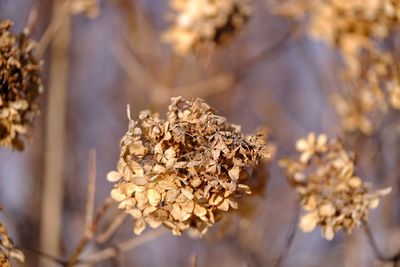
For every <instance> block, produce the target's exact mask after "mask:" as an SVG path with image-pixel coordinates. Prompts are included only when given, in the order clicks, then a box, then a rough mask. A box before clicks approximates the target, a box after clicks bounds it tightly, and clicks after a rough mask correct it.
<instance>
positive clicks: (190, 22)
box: [163, 0, 251, 55]
mask: <svg viewBox="0 0 400 267" xmlns="http://www.w3.org/2000/svg"><path fill="white" fill-rule="evenodd" d="M171 7H172V9H173V10H174V11H175V12H176V14H175V15H174V16H173V19H174V24H173V26H172V27H171V28H170V29H169V30H168V31H166V32H165V34H164V35H163V39H164V40H165V41H166V42H168V43H171V44H172V45H173V47H174V49H175V51H176V52H177V53H178V54H180V55H186V54H188V53H191V52H194V53H204V52H207V51H210V50H212V49H213V48H214V47H216V46H219V45H222V44H224V43H225V42H226V41H227V40H229V39H231V38H232V36H233V35H234V34H235V33H236V32H237V31H239V30H241V29H242V28H243V27H244V25H245V23H246V22H247V20H248V18H249V17H250V14H251V8H250V2H249V0H225V1H213V0H171Z"/></svg>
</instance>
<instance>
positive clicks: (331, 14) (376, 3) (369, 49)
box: [275, 0, 400, 135]
mask: <svg viewBox="0 0 400 267" xmlns="http://www.w3.org/2000/svg"><path fill="white" fill-rule="evenodd" d="M275 3H280V4H279V5H278V7H277V11H278V12H279V13H280V14H282V15H285V16H288V17H291V18H295V19H298V18H301V17H307V18H308V23H309V28H310V34H311V36H313V37H314V38H317V39H320V40H323V41H324V42H325V43H327V44H329V45H331V46H333V47H335V48H338V49H339V51H340V52H341V54H342V55H343V59H344V62H345V69H343V72H344V75H342V77H344V82H345V87H347V88H346V90H344V91H346V93H340V94H338V95H336V96H334V100H335V101H334V104H335V107H336V110H337V111H338V113H339V115H340V117H341V119H342V124H343V126H344V130H347V131H356V130H358V131H361V132H363V133H364V134H367V135H369V134H371V133H372V132H373V130H374V126H375V125H374V123H373V121H372V118H376V117H379V112H377V111H386V110H387V107H392V108H395V109H399V108H400V105H399V104H400V84H399V79H400V77H399V66H398V64H397V60H396V59H395V51H392V50H391V49H387V47H388V45H387V44H385V42H386V43H387V42H389V43H390V38H393V36H391V34H392V33H394V32H395V31H396V30H398V29H399V28H400V27H399V26H400V1H398V0H346V1H345V0H326V1H325V0H313V1H307V0H288V1H275Z"/></svg>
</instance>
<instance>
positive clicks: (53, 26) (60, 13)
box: [35, 0, 71, 58]
mask: <svg viewBox="0 0 400 267" xmlns="http://www.w3.org/2000/svg"><path fill="white" fill-rule="evenodd" d="M62 2H64V1H58V2H57V3H58V4H57V16H54V17H53V18H52V20H51V22H50V24H49V26H48V27H47V29H46V30H45V32H44V33H43V35H42V37H41V38H40V40H39V43H38V46H37V48H36V50H35V51H36V56H37V57H38V58H42V57H43V56H44V54H45V52H46V50H47V47H48V46H49V45H50V43H51V42H52V40H53V39H54V38H56V36H57V34H58V33H59V32H64V29H63V28H62V27H63V25H65V24H67V23H68V21H69V18H70V9H69V8H70V4H71V0H67V1H66V2H65V3H62Z"/></svg>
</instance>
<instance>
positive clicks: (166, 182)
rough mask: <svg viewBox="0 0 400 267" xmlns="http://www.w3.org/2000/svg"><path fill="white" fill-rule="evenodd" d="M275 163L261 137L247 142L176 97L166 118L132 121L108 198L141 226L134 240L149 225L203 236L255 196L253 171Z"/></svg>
mask: <svg viewBox="0 0 400 267" xmlns="http://www.w3.org/2000/svg"><path fill="white" fill-rule="evenodd" d="M270 157H271V154H270V151H269V148H268V147H267V146H266V143H265V140H264V136H263V135H261V134H260V135H243V134H242V133H241V132H240V127H239V126H237V125H233V124H230V123H228V122H227V120H226V118H224V117H221V116H218V115H215V111H214V110H213V109H212V108H211V107H210V106H209V105H207V104H206V103H205V102H204V101H203V100H201V99H194V100H192V101H186V100H184V99H182V98H181V97H176V98H173V99H172V104H171V105H170V106H169V111H168V113H167V119H161V118H160V117H159V115H158V114H157V113H155V114H152V113H150V111H142V112H141V113H140V115H139V119H138V120H137V121H133V120H130V124H129V129H128V132H127V133H126V135H125V136H124V137H123V138H122V140H121V155H120V160H119V162H118V166H117V171H113V172H110V173H109V174H108V176H107V178H108V180H109V181H112V182H116V184H115V186H114V189H113V190H112V191H111V196H112V197H113V198H114V199H115V200H116V201H119V202H120V205H119V207H120V208H122V209H125V210H126V211H127V212H128V213H129V214H131V215H132V216H133V217H134V218H135V219H136V224H135V227H134V232H135V233H136V234H140V233H141V232H142V231H143V230H144V229H145V225H146V223H147V224H149V225H150V226H151V227H153V228H155V227H158V226H159V225H160V224H163V225H165V226H166V227H168V228H169V229H171V230H172V232H173V233H174V234H176V235H179V234H181V232H182V231H183V230H186V229H190V230H192V231H191V232H192V233H194V234H198V235H201V234H203V233H205V232H206V230H207V229H208V228H209V227H210V226H212V225H213V224H214V223H215V222H216V221H218V220H219V219H220V218H221V216H222V215H223V214H224V212H226V211H228V210H229V209H230V208H234V209H236V208H237V206H238V204H237V202H236V199H237V197H239V196H241V195H243V194H250V193H251V190H250V187H249V186H248V185H246V181H247V178H248V170H251V168H252V167H251V166H254V165H253V164H255V163H257V161H259V160H261V159H269V158H270Z"/></svg>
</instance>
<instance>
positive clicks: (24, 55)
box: [0, 20, 42, 150]
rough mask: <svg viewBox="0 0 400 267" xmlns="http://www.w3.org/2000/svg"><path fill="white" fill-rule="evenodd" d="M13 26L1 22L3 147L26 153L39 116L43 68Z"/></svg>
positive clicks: (28, 42) (0, 118)
mask: <svg viewBox="0 0 400 267" xmlns="http://www.w3.org/2000/svg"><path fill="white" fill-rule="evenodd" d="M11 26H12V23H11V22H10V21H8V20H6V21H3V22H0V146H5V147H10V148H13V149H18V150H22V149H23V147H24V144H23V141H22V136H23V135H24V134H25V133H26V131H27V127H28V126H29V125H30V124H32V122H33V119H34V117H35V116H37V114H38V113H39V108H38V105H37V103H36V101H37V98H38V95H39V93H41V92H42V81H41V79H40V77H39V71H40V66H39V64H38V62H37V61H36V60H35V59H34V57H33V56H32V48H33V43H32V41H31V40H29V39H28V38H27V36H26V34H25V33H21V34H20V35H18V36H16V35H14V34H12V33H11V32H10V31H9V30H10V28H11Z"/></svg>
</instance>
